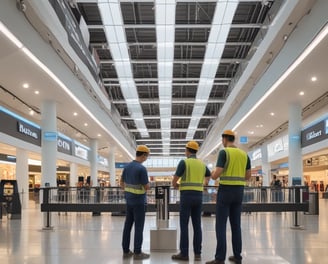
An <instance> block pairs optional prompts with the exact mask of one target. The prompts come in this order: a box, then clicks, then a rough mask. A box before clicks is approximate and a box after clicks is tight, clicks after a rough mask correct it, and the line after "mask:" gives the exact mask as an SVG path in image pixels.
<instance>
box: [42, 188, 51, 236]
mask: <svg viewBox="0 0 328 264" xmlns="http://www.w3.org/2000/svg"><path fill="white" fill-rule="evenodd" d="M50 192H51V189H50V186H49V184H48V183H46V184H45V188H43V204H44V205H46V204H48V203H49V197H50V195H51V194H50ZM42 229H43V230H52V229H53V226H51V212H50V211H47V212H44V213H43V228H42Z"/></svg>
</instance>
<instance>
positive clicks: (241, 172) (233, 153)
mask: <svg viewBox="0 0 328 264" xmlns="http://www.w3.org/2000/svg"><path fill="white" fill-rule="evenodd" d="M225 152H226V163H225V166H224V169H223V172H222V174H221V176H220V184H222V185H240V186H245V184H246V181H245V174H246V165H247V154H246V152H245V151H243V150H241V149H239V148H225Z"/></svg>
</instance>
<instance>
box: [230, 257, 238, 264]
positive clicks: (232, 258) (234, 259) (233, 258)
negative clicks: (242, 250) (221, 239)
mask: <svg viewBox="0 0 328 264" xmlns="http://www.w3.org/2000/svg"><path fill="white" fill-rule="evenodd" d="M228 259H229V261H231V262H233V263H236V264H241V259H237V258H236V257H235V256H230V257H229V258H228Z"/></svg>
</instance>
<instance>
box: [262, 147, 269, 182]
mask: <svg viewBox="0 0 328 264" xmlns="http://www.w3.org/2000/svg"><path fill="white" fill-rule="evenodd" d="M261 155H262V176H263V186H269V185H270V182H271V164H270V162H269V161H268V146H267V145H262V147H261Z"/></svg>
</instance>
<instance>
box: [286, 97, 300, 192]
mask: <svg viewBox="0 0 328 264" xmlns="http://www.w3.org/2000/svg"><path fill="white" fill-rule="evenodd" d="M301 129H302V107H301V104H300V103H291V104H290V105H289V125H288V143H289V147H288V165H289V175H288V185H289V186H290V185H292V182H293V178H301V184H302V185H303V183H304V180H303V162H302V148H301Z"/></svg>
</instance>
